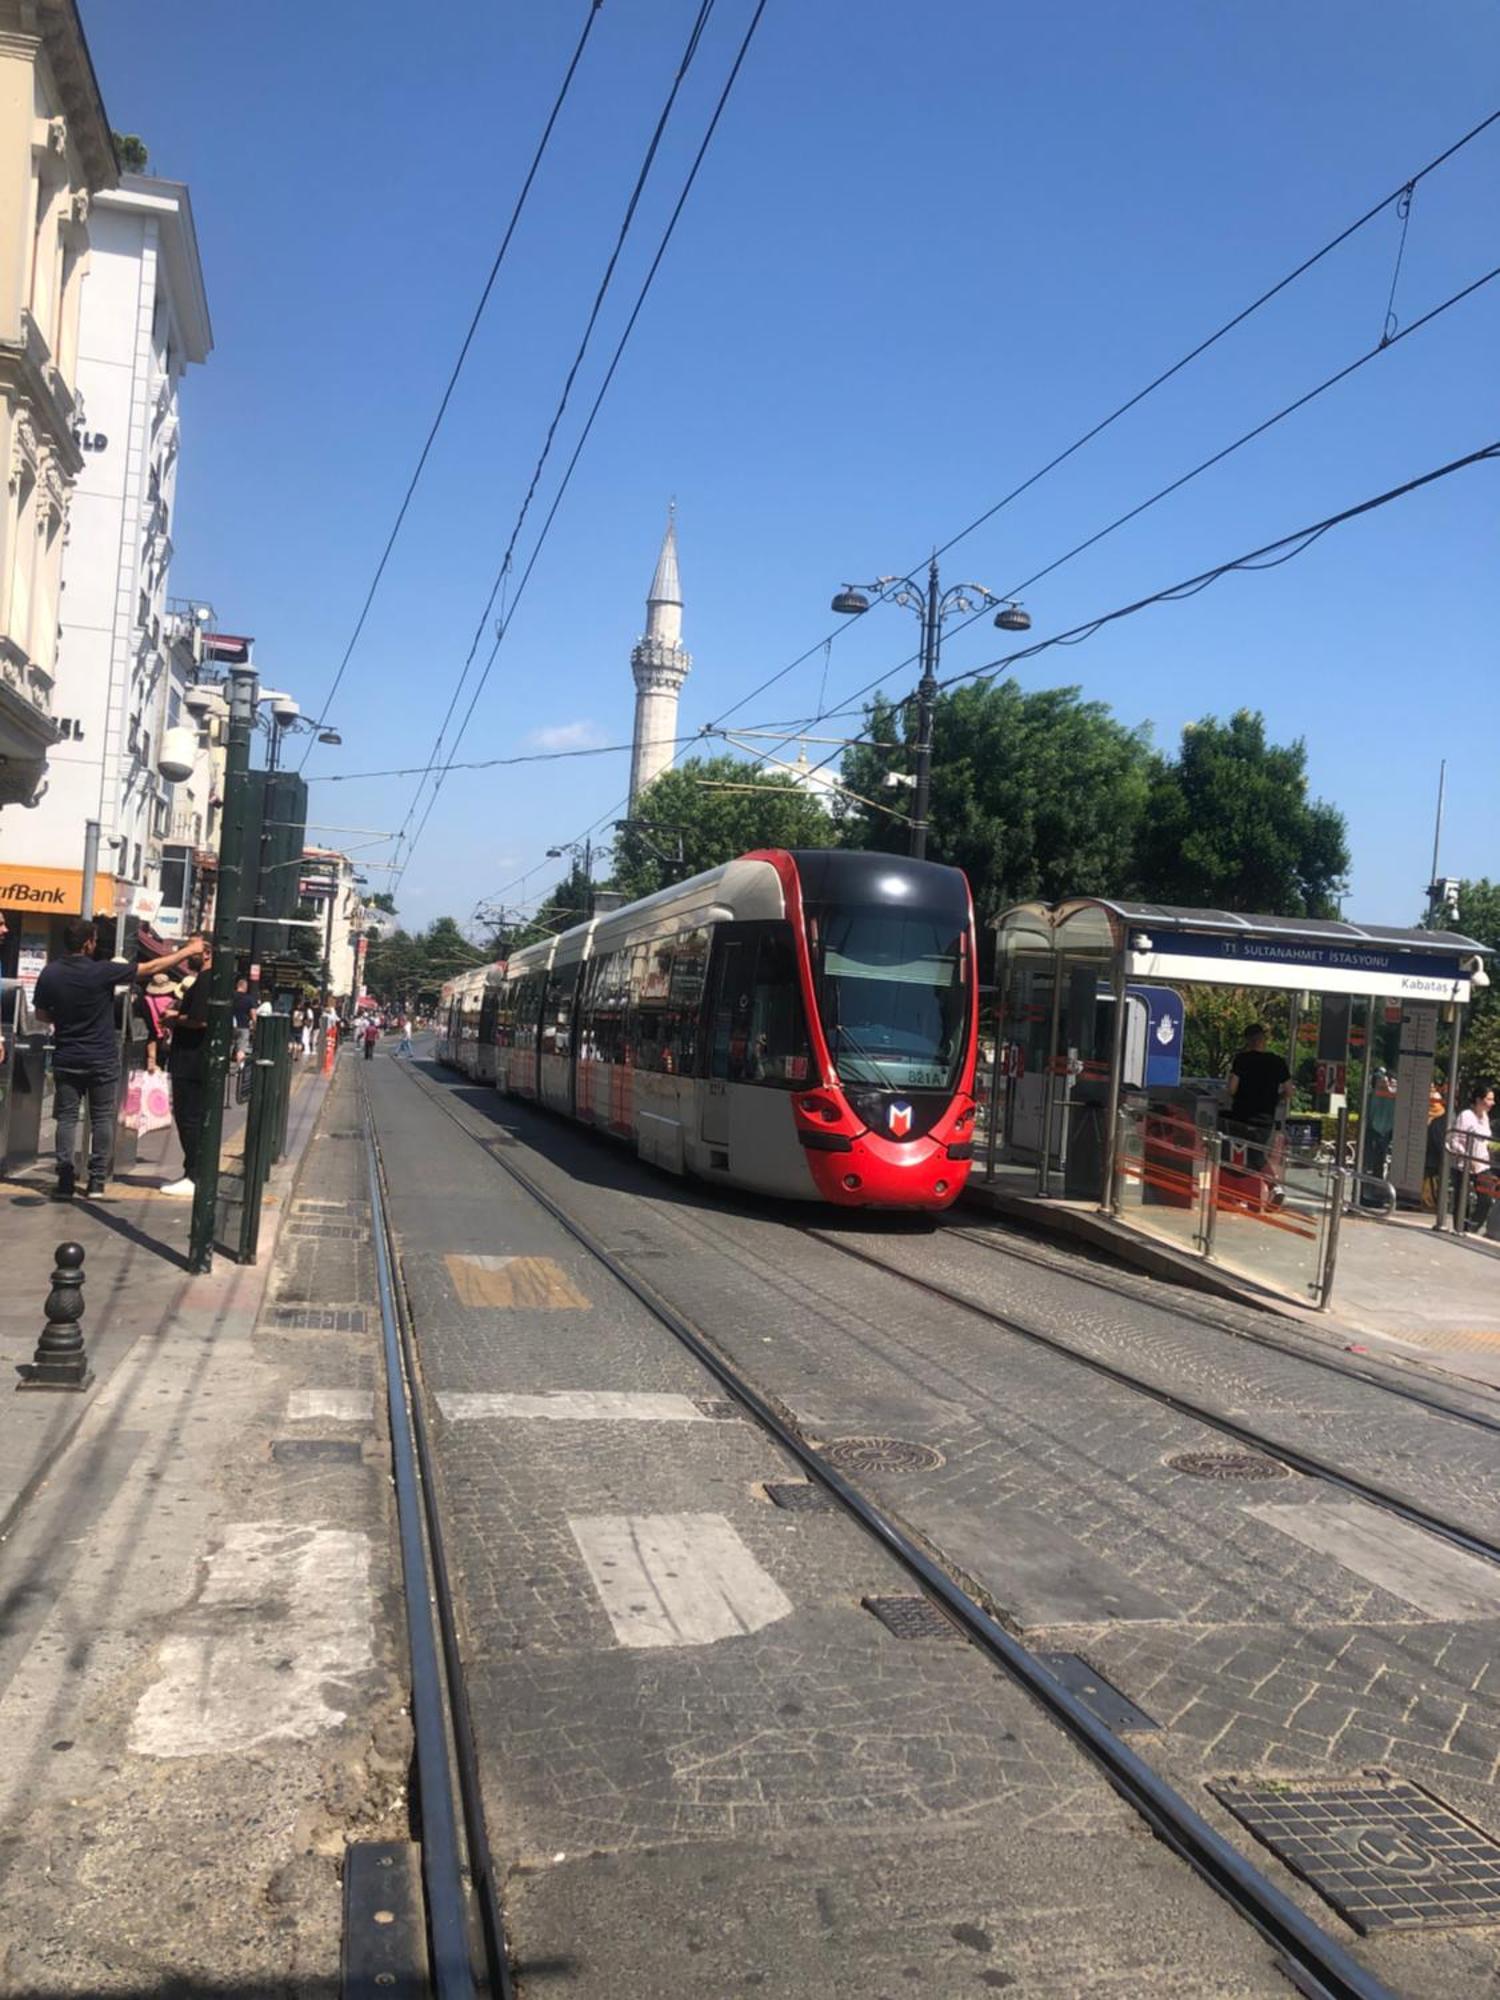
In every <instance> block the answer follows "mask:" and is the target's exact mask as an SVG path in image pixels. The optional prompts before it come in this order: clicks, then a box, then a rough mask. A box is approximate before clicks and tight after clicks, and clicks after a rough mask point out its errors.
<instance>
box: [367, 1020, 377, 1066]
mask: <svg viewBox="0 0 1500 2000" xmlns="http://www.w3.org/2000/svg"><path fill="white" fill-rule="evenodd" d="M379 1040H380V1024H379V1022H378V1021H375V1020H373V1019H371V1020H368V1021H366V1023H365V1061H366V1062H369V1061H371V1060H372V1059H373V1057H374V1054H375V1044H376V1043H377V1042H378V1041H379Z"/></svg>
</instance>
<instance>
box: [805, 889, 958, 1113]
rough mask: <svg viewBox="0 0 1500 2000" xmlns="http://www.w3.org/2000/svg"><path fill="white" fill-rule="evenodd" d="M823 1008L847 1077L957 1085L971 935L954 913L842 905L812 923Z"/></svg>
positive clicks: (832, 1050)
mask: <svg viewBox="0 0 1500 2000" xmlns="http://www.w3.org/2000/svg"><path fill="white" fill-rule="evenodd" d="M811 942H812V945H813V975H814V979H815V981H816V985H817V994H818V1012H819V1015H820V1017H821V1019H822V1022H823V1032H824V1034H825V1035H826V1036H827V1038H828V1050H829V1054H830V1055H831V1056H832V1057H833V1060H834V1066H835V1067H836V1069H837V1070H838V1073H839V1076H840V1078H841V1079H842V1080H843V1081H844V1082H845V1083H846V1084H848V1083H864V1084H875V1085H877V1086H880V1087H883V1088H885V1089H887V1090H950V1089H951V1088H952V1087H953V1084H954V1082H955V1080H956V1078H957V1076H958V1070H959V1064H960V1062H961V1060H962V1058H963V1053H964V1037H965V1030H966V1027H967V1023H968V1006H967V997H966V994H965V980H964V961H965V947H966V942H967V940H966V936H965V932H964V930H963V929H961V928H959V927H958V926H957V925H956V924H955V923H954V921H953V919H952V918H951V917H947V916H943V915H938V914H934V913H927V912H923V911H920V910H910V911H908V910H899V909H891V908H889V907H879V906H876V907H871V908H863V909H862V908H859V907H857V906H854V907H851V906H848V905H841V906H836V907H834V908H831V909H826V910H824V911H822V912H820V913H819V915H818V916H817V918H816V919H815V920H814V922H813V924H812V925H811Z"/></svg>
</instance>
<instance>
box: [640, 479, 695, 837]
mask: <svg viewBox="0 0 1500 2000" xmlns="http://www.w3.org/2000/svg"><path fill="white" fill-rule="evenodd" d="M692 664H693V656H692V654H691V653H690V652H689V651H688V649H687V647H686V646H684V645H683V643H682V579H681V577H680V576H679V574H678V569H677V517H676V509H675V508H673V509H671V510H669V512H668V514H667V532H666V534H665V536H664V537H663V538H662V545H661V554H660V555H659V556H658V557H657V560H656V574H655V576H653V577H652V579H651V589H650V592H649V593H648V595H647V598H646V630H645V634H644V636H643V637H642V638H640V639H638V640H637V641H636V644H635V647H634V649H633V651H632V652H631V655H630V671H631V673H632V675H633V676H634V678H635V733H634V736H633V738H632V740H631V751H630V810H631V811H632V812H634V811H635V802H636V800H637V799H638V798H639V797H640V795H641V793H642V792H643V791H644V790H645V789H646V787H647V785H649V784H650V783H651V781H652V779H653V778H659V777H660V776H661V774H662V772H663V771H665V770H666V769H667V767H668V765H669V764H670V763H671V762H672V759H673V757H674V756H675V755H676V749H677V744H676V738H677V702H678V697H679V696H680V695H681V693H682V684H683V682H684V681H685V680H686V679H687V677H688V674H689V672H690V671H691V669H692Z"/></svg>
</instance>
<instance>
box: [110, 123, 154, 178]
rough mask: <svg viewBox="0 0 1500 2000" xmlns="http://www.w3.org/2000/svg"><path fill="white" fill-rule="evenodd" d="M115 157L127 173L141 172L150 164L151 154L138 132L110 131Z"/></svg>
mask: <svg viewBox="0 0 1500 2000" xmlns="http://www.w3.org/2000/svg"><path fill="white" fill-rule="evenodd" d="M110 137H111V138H112V139H113V140H114V142H115V157H116V159H117V160H118V161H119V162H120V165H121V167H122V168H123V169H124V171H125V172H126V173H127V174H143V173H145V172H146V170H147V168H148V167H149V166H150V164H151V154H150V152H149V150H148V148H147V145H146V142H145V140H144V139H143V138H142V137H141V135H140V134H139V132H112V133H111V134H110Z"/></svg>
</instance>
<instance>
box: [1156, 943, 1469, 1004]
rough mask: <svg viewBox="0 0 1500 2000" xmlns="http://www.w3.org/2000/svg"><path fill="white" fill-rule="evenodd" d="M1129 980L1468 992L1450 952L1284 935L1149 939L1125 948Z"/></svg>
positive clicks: (1408, 993)
mask: <svg viewBox="0 0 1500 2000" xmlns="http://www.w3.org/2000/svg"><path fill="white" fill-rule="evenodd" d="M1126 971H1127V972H1128V974H1129V976H1130V977H1131V978H1132V979H1165V980H1173V979H1196V980H1201V981H1204V982H1206V983H1211V984H1214V985H1218V986H1266V987H1275V988H1279V989H1282V990H1285V989H1288V988H1295V987H1301V988H1303V989H1305V990H1307V991H1309V992H1312V993H1357V994H1364V995H1366V996H1368V997H1370V998H1378V997H1380V996H1382V995H1389V996H1390V997H1391V998H1393V999H1395V998H1400V999H1411V1000H1458V1001H1467V1000H1468V998H1469V979H1468V974H1467V973H1466V971H1465V970H1464V961H1463V960H1461V959H1460V958H1459V956H1458V954H1457V953H1456V952H1444V951H1397V950H1395V949H1392V948H1389V947H1383V946H1380V945H1356V944H1335V943H1323V944H1297V943H1295V942H1293V941H1292V940H1291V939H1289V938H1244V937H1209V936H1202V935H1191V934H1184V935H1181V936H1171V935H1168V936H1166V937H1161V938H1153V939H1152V941H1151V949H1150V950H1149V951H1131V952H1128V953H1127V954H1126Z"/></svg>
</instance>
